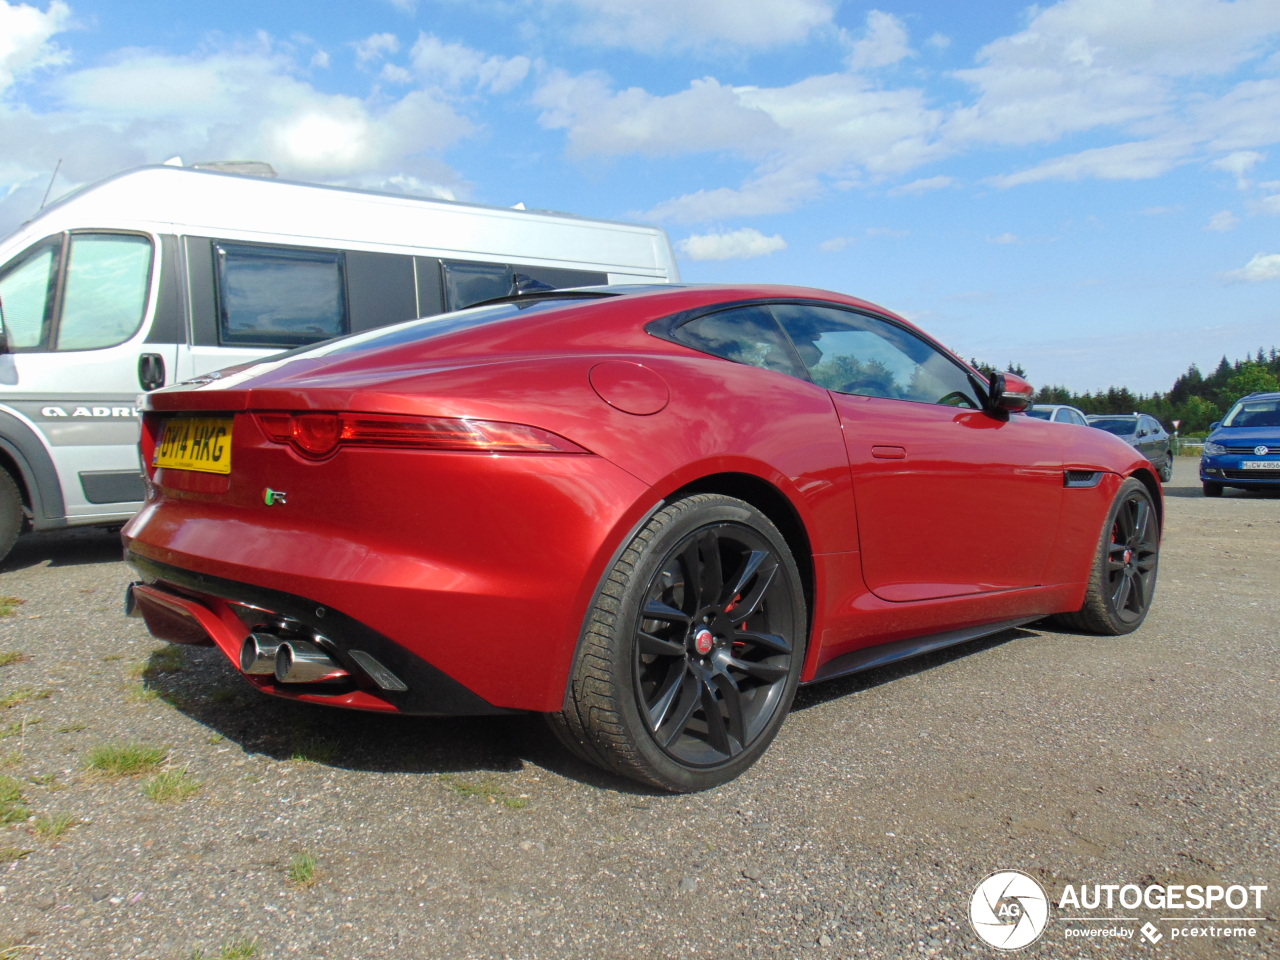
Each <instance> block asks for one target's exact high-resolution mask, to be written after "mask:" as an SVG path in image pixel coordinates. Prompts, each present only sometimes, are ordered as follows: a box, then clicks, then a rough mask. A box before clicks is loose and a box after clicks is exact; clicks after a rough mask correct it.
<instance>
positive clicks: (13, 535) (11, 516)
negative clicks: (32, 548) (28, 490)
mask: <svg viewBox="0 0 1280 960" xmlns="http://www.w3.org/2000/svg"><path fill="white" fill-rule="evenodd" d="M21 532H22V493H21V491H19V490H18V485H17V484H16V483H14V482H13V477H12V476H10V474H9V471H8V470H0V560H3V559H4V558H5V557H7V556H8V555H9V551H10V550H12V549H13V545H14V543H15V542H17V539H18V534H19V533H21Z"/></svg>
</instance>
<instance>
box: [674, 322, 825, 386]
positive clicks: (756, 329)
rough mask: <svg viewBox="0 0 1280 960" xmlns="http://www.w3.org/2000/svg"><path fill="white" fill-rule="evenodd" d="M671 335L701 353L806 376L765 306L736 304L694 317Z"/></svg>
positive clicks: (796, 375) (802, 376) (793, 374)
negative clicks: (729, 307) (727, 308)
mask: <svg viewBox="0 0 1280 960" xmlns="http://www.w3.org/2000/svg"><path fill="white" fill-rule="evenodd" d="M672 336H673V337H674V339H675V340H676V341H678V342H679V343H683V344H684V345H685V346H687V347H692V348H693V349H695V350H701V351H702V352H703V353H710V354H712V355H714V356H717V357H724V358H725V359H726V360H736V361H737V362H738V363H746V364H750V365H751V366H753V367H763V368H764V369H766V370H777V371H778V372H779V373H787V374H790V375H791V376H793V377H799V378H800V379H802V380H804V379H807V378H806V377H805V373H804V369H803V368H802V367H801V366H800V364H799V362H798V358H797V357H796V355H795V351H794V350H792V348H791V345H790V344H789V343H787V338H786V337H784V336H783V335H782V331H780V330H779V329H778V324H777V321H776V320H774V318H773V314H772V313H770V312H769V308H768V307H765V306H751V307H738V308H735V309H731V310H722V311H720V312H719V313H711V314H707V315H706V316H704V317H697V318H696V319H693V320H690V321H689V322H688V323H686V324H683V325H682V326H680V327H678V328H677V329H676V330H675V332H674V333H673V334H672Z"/></svg>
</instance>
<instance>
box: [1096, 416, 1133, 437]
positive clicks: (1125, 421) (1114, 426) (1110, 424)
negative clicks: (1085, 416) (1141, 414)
mask: <svg viewBox="0 0 1280 960" xmlns="http://www.w3.org/2000/svg"><path fill="white" fill-rule="evenodd" d="M1089 426H1091V427H1097V428H1098V429H1099V430H1105V431H1107V433H1114V434H1115V435H1116V436H1117V437H1127V436H1129V434H1131V433H1137V432H1138V421H1137V420H1134V419H1133V418H1132V417H1125V418H1120V417H1115V418H1113V419H1110V420H1090V421H1089Z"/></svg>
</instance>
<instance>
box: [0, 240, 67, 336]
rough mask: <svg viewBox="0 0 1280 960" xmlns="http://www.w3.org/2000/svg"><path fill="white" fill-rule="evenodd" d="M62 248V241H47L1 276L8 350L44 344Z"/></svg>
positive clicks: (0, 295) (47, 332) (24, 255)
mask: <svg viewBox="0 0 1280 960" xmlns="http://www.w3.org/2000/svg"><path fill="white" fill-rule="evenodd" d="M61 248H62V241H61V238H54V239H53V240H46V241H44V242H42V243H40V244H39V245H37V246H36V247H34V248H33V249H31V250H29V251H27V252H26V253H25V254H23V255H22V256H21V257H20V258H19V259H18V260H16V261H15V262H14V263H13V264H12V265H11V266H9V267H8V268H7V269H6V270H5V271H4V272H3V273H0V304H3V305H4V327H5V332H6V333H7V334H8V336H9V349H10V350H30V349H32V348H36V347H42V346H44V345H45V343H46V341H47V339H48V334H49V319H50V316H49V314H50V310H51V308H52V306H53V291H54V280H55V278H56V276H57V266H58V254H59V252H60V250H61Z"/></svg>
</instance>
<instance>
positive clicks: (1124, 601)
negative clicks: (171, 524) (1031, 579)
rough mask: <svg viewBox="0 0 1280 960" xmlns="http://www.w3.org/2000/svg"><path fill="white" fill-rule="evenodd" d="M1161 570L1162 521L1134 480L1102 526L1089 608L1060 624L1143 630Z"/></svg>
mask: <svg viewBox="0 0 1280 960" xmlns="http://www.w3.org/2000/svg"><path fill="white" fill-rule="evenodd" d="M1159 566H1160V516H1159V514H1158V513H1157V512H1156V505H1155V500H1154V499H1152V496H1151V492H1150V491H1149V490H1147V488H1146V487H1145V486H1144V485H1143V483H1142V482H1141V481H1140V480H1135V479H1133V478H1132V477H1130V478H1129V479H1128V480H1126V481H1125V482H1124V483H1123V484H1122V485H1121V487H1120V490H1119V492H1117V493H1116V496H1115V499H1114V500H1113V501H1112V503H1111V509H1110V510H1108V511H1107V519H1106V522H1105V523H1104V524H1103V526H1102V536H1101V538H1100V540H1099V543H1098V550H1097V553H1096V554H1095V557H1094V563H1093V573H1092V574H1091V575H1090V577H1089V586H1088V589H1087V590H1086V592H1085V601H1084V606H1082V607H1081V608H1080V609H1079V610H1078V611H1076V612H1075V613H1065V614H1060V615H1059V616H1058V620H1059V621H1060V622H1062V623H1063V624H1065V625H1066V626H1068V627H1071V628H1072V629H1076V630H1084V631H1087V632H1088V633H1098V634H1103V635H1105V636H1120V635H1121V634H1125V633H1132V632H1133V631H1134V630H1137V629H1138V627H1140V626H1141V625H1142V621H1143V620H1145V619H1146V617H1147V611H1148V610H1150V609H1151V600H1152V598H1153V597H1154V596H1155V589H1156V574H1157V572H1158V570H1159Z"/></svg>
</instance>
